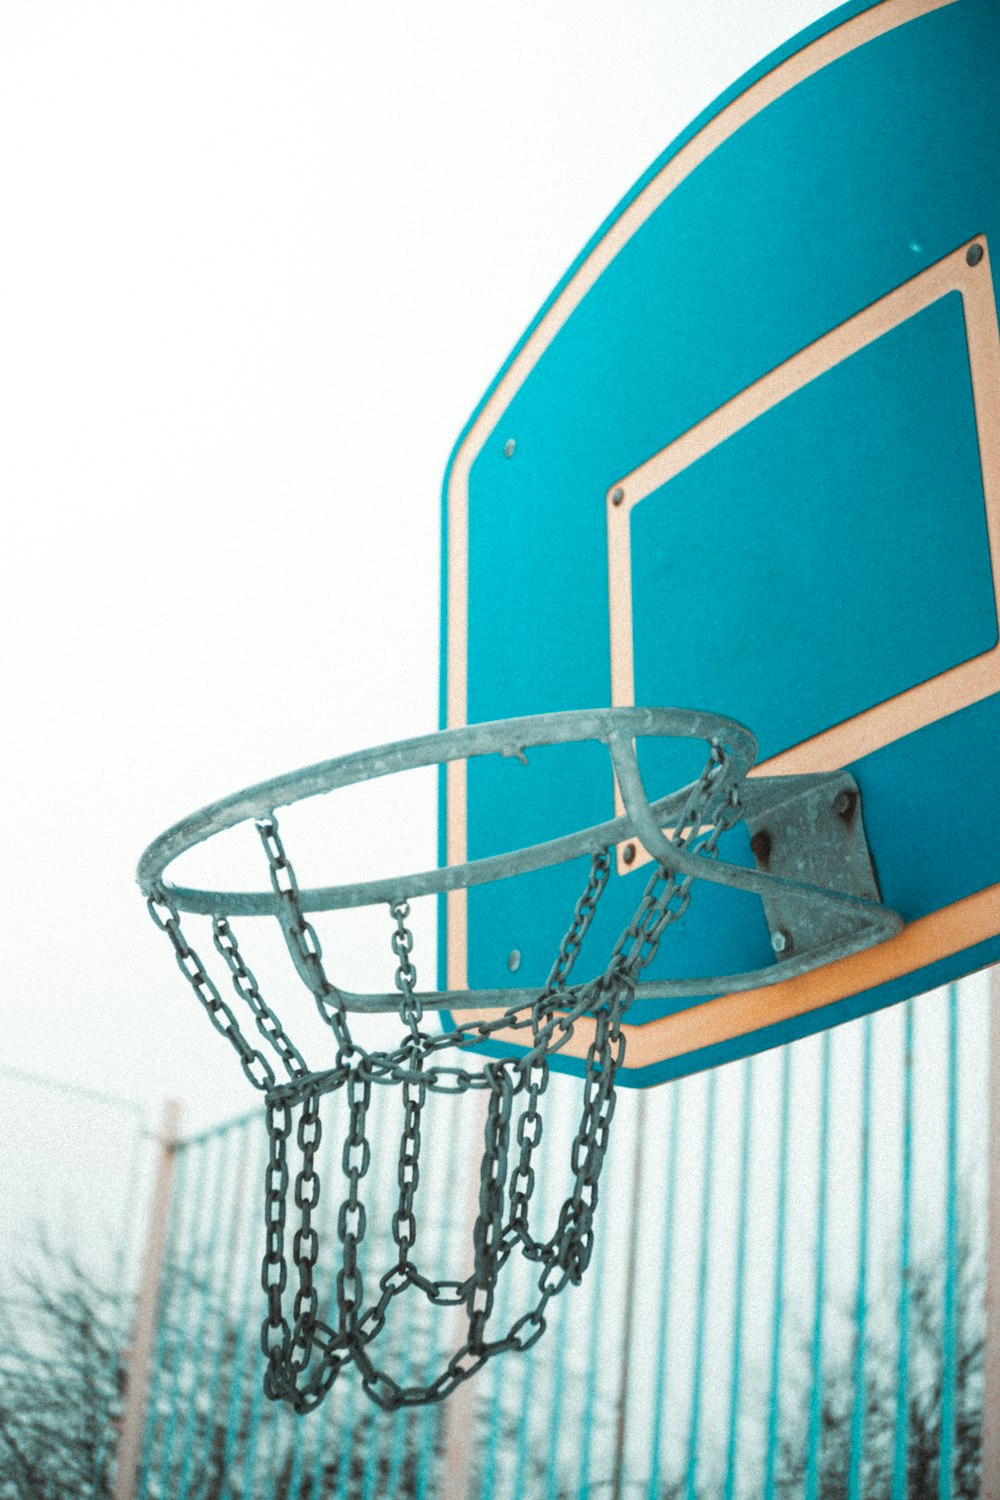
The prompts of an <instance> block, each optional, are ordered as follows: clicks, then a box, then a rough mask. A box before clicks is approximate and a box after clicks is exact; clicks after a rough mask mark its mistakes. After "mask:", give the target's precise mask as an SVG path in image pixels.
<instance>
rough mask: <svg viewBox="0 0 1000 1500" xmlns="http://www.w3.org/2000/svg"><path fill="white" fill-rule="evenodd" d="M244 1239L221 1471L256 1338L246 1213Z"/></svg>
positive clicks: (231, 1448) (230, 1449)
mask: <svg viewBox="0 0 1000 1500" xmlns="http://www.w3.org/2000/svg"><path fill="white" fill-rule="evenodd" d="M252 1139H253V1132H252V1129H251V1128H250V1127H247V1136H246V1140H247V1150H248V1151H249V1149H250V1141H251V1140H252ZM247 1217H248V1219H249V1222H247V1242H246V1245H245V1246H244V1251H243V1280H242V1287H241V1290H240V1299H239V1311H238V1312H237V1328H238V1332H237V1335H236V1344H235V1346H234V1348H233V1357H232V1367H231V1369H230V1372H229V1404H228V1409H227V1414H226V1439H225V1447H224V1449H223V1456H222V1471H223V1473H224V1474H226V1475H229V1474H231V1473H232V1470H233V1467H234V1464H235V1460H236V1443H237V1440H238V1437H239V1431H240V1418H241V1416H242V1415H243V1410H242V1408H243V1385H244V1375H245V1373H246V1371H247V1366H248V1363H249V1364H250V1365H253V1364H254V1356H255V1351H256V1342H255V1338H254V1334H255V1332H256V1330H255V1328H254V1327H253V1322H254V1311H255V1309H254V1306H253V1293H254V1284H255V1283H254V1274H253V1273H254V1257H253V1233H252V1230H251V1228H250V1224H251V1223H253V1222H255V1221H256V1216H255V1215H254V1216H247Z"/></svg>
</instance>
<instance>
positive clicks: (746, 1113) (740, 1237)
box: [725, 1057, 754, 1500]
mask: <svg viewBox="0 0 1000 1500" xmlns="http://www.w3.org/2000/svg"><path fill="white" fill-rule="evenodd" d="M753 1071H754V1069H753V1058H752V1057H750V1058H748V1059H747V1061H746V1062H745V1063H744V1065H743V1120H742V1124H741V1135H740V1183H739V1194H740V1198H739V1203H740V1206H739V1217H738V1221H737V1227H736V1275H735V1278H734V1300H733V1359H732V1373H731V1375H730V1378H729V1433H728V1439H727V1443H726V1489H725V1500H733V1496H734V1495H735V1493H736V1463H737V1443H736V1440H737V1436H738V1433H739V1420H740V1374H741V1370H740V1362H741V1359H742V1356H743V1307H744V1302H745V1299H746V1268H747V1208H748V1204H749V1201H750V1127H751V1119H752V1115H753Z"/></svg>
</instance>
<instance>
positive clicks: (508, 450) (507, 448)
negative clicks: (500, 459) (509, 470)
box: [503, 438, 517, 458]
mask: <svg viewBox="0 0 1000 1500" xmlns="http://www.w3.org/2000/svg"><path fill="white" fill-rule="evenodd" d="M516 447H517V444H516V443H515V441H514V439H513V438H508V439H507V441H506V442H505V443H504V445H503V456H504V458H513V457H514V449H515V448H516Z"/></svg>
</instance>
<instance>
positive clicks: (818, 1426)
mask: <svg viewBox="0 0 1000 1500" xmlns="http://www.w3.org/2000/svg"><path fill="white" fill-rule="evenodd" d="M822 1049H823V1050H822V1062H821V1065H820V1066H821V1077H820V1104H819V1202H818V1204H817V1210H816V1296H815V1304H814V1314H813V1336H812V1390H811V1392H810V1397H809V1443H808V1451H807V1454H806V1488H805V1494H806V1500H816V1497H817V1495H818V1494H819V1461H820V1449H821V1447H822V1438H823V1303H824V1299H825V1297H826V1200H827V1190H828V1186H829V1181H828V1179H829V1152H830V1033H829V1031H824V1033H823V1039H822Z"/></svg>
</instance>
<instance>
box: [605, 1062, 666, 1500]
mask: <svg viewBox="0 0 1000 1500" xmlns="http://www.w3.org/2000/svg"><path fill="white" fill-rule="evenodd" d="M668 1087H669V1089H670V1119H669V1122H668V1125H667V1129H668V1131H669V1140H668V1143H667V1169H666V1182H665V1184H664V1203H665V1207H664V1216H663V1250H662V1260H661V1263H660V1307H659V1317H658V1319H657V1324H658V1328H659V1342H658V1344H657V1346H656V1385H655V1387H654V1397H653V1436H652V1449H653V1454H652V1465H651V1468H650V1474H649V1490H648V1492H647V1493H648V1500H660V1472H661V1468H662V1460H661V1458H660V1449H661V1446H662V1443H663V1403H664V1397H665V1395H666V1385H667V1344H668V1342H669V1337H670V1282H671V1276H672V1262H673V1250H674V1212H675V1209H676V1205H677V1141H678V1134H679V1127H680V1097H681V1095H680V1087H679V1085H678V1084H677V1083H671V1084H669V1085H668ZM595 1300H596V1299H595Z"/></svg>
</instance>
